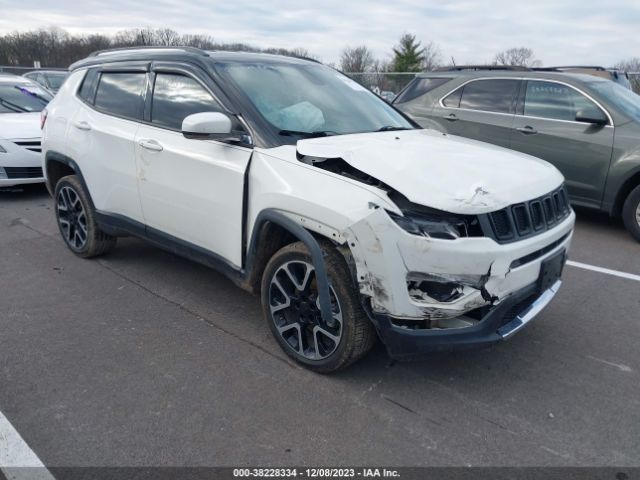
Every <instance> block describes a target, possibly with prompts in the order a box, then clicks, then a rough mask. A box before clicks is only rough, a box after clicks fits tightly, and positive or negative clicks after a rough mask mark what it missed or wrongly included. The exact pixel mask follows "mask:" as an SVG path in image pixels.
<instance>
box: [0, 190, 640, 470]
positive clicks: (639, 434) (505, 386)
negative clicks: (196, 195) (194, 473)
mask: <svg viewBox="0 0 640 480" xmlns="http://www.w3.org/2000/svg"><path fill="white" fill-rule="evenodd" d="M0 249H1V255H0V385H1V387H0V412H2V414H3V415H4V416H5V417H6V418H7V419H8V420H9V421H10V422H11V424H12V425H13V427H14V428H15V429H16V430H17V431H18V432H19V433H20V435H21V436H22V438H23V439H24V440H25V441H26V442H27V443H28V445H29V446H30V447H31V449H32V450H33V451H34V452H35V453H36V454H37V456H38V457H39V458H40V459H41V460H42V462H43V463H44V464H45V465H47V466H71V465H72V466H95V465H101V466H140V465H171V466H186V465H188V466H209V465H250V466H256V465H265V466H267V465H330V466H337V465H371V464H375V465H389V466H420V465H464V466H466V465H474V466H478V465H487V466H508V465H513V466H533V465H535V466H564V465H582V466H609V465H611V466H613V465H615V466H633V465H638V463H639V459H640V381H639V376H638V374H639V372H640V355H639V348H638V346H639V345H640V315H639V313H638V312H639V311H640V295H638V293H639V292H640V282H638V281H636V280H633V279H626V278H620V277H616V276H612V275H608V274H603V273H598V272H593V271H589V270H584V269H581V268H576V267H573V266H568V267H567V268H566V270H565V275H564V279H565V282H564V285H563V287H562V289H561V292H560V293H559V294H558V296H557V297H556V299H555V300H554V301H553V302H552V304H551V305H550V306H549V308H548V309H547V310H545V311H544V312H543V313H542V314H541V315H540V316H539V317H538V318H537V319H536V320H535V321H534V322H533V323H532V324H531V325H530V326H529V327H528V328H527V329H525V330H523V331H522V332H521V333H519V334H518V335H516V336H515V337H514V338H513V339H512V340H511V341H509V342H508V343H504V344H502V345H499V346H496V347H493V348H491V349H488V350H483V351H477V352H469V353H462V354H460V353H457V354H446V355H437V356H433V357H432V358H430V359H429V360H426V361H421V362H414V363H391V362H390V361H389V359H388V358H387V356H386V354H385V352H384V350H383V348H382V347H380V346H378V347H376V349H375V350H374V351H373V352H371V354H370V355H369V356H368V357H367V358H365V359H364V360H363V361H361V362H359V363H358V364H356V365H354V366H353V367H351V368H349V369H348V370H346V371H344V372H342V373H339V374H337V375H333V376H320V375H316V374H313V373H311V372H309V371H306V370H304V369H302V368H299V367H297V366H296V365H294V364H293V363H291V362H290V361H289V360H287V359H286V357H285V355H284V354H283V353H282V352H281V351H280V349H279V347H278V346H277V345H276V343H275V341H274V340H273V339H272V337H271V334H270V332H269V330H268V327H267V325H266V323H265V321H264V320H263V318H262V315H261V310H260V305H259V300H258V299H257V298H255V297H252V296H251V295H249V294H247V293H245V292H243V291H241V290H239V289H238V288H236V287H235V286H234V285H233V284H232V283H231V282H230V281H228V280H227V279H226V278H225V277H223V276H222V275H220V274H218V273H216V272H214V271H211V270H208V269H206V268H204V267H201V266H199V265H197V264H194V263H191V262H189V261H187V260H183V259H181V258H178V257H175V256H173V255H171V254H168V253H165V252H163V251H161V250H158V249H156V248H154V247H151V246H149V245H147V244H145V243H143V242H141V241H138V240H136V239H122V240H121V241H120V242H119V247H118V248H117V249H116V250H115V251H114V252H113V253H112V254H110V255H109V256H106V257H103V258H101V259H99V260H82V259H79V258H76V257H75V256H74V255H73V254H71V253H70V252H69V251H68V250H67V248H66V247H65V246H64V244H63V242H62V240H61V239H60V238H59V234H58V230H57V227H56V224H55V219H54V213H53V210H52V201H51V199H50V198H49V196H48V194H47V193H46V191H45V190H44V189H43V188H31V189H29V190H27V191H25V192H0ZM639 253H640V244H637V243H636V242H634V241H633V240H632V238H631V237H630V236H629V235H628V234H627V233H626V232H625V231H624V229H623V228H622V226H621V225H620V224H619V223H618V222H617V221H614V220H610V219H608V218H607V217H606V216H602V215H599V214H593V213H589V212H584V211H578V224H577V229H576V233H575V237H574V242H573V247H572V250H571V252H570V259H571V260H573V261H577V262H582V263H587V264H591V265H596V266H599V267H605V268H609V269H614V270H620V271H623V272H627V273H631V274H635V275H640V255H639Z"/></svg>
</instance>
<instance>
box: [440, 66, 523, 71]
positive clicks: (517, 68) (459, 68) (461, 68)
mask: <svg viewBox="0 0 640 480" xmlns="http://www.w3.org/2000/svg"><path fill="white" fill-rule="evenodd" d="M464 70H511V71H517V72H522V71H529V70H531V69H530V68H528V67H521V66H518V65H452V66H450V67H441V68H437V69H436V70H435V71H436V72H461V71H464Z"/></svg>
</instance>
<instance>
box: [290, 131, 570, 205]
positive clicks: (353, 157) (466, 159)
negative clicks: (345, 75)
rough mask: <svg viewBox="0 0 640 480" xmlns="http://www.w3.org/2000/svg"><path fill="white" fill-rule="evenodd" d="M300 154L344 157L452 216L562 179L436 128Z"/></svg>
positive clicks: (315, 146)
mask: <svg viewBox="0 0 640 480" xmlns="http://www.w3.org/2000/svg"><path fill="white" fill-rule="evenodd" d="M297 151H298V154H300V155H304V156H310V157H321V158H342V159H343V160H344V161H346V162H347V163H349V164H350V165H351V166H352V167H354V168H357V169H358V170H361V171H362V172H365V173H367V174H368V175H371V176H373V177H375V178H377V179H378V180H380V181H382V182H384V183H385V184H387V185H389V186H390V187H392V188H394V189H395V190H397V191H398V192H400V193H402V194H403V195H404V196H405V197H407V198H408V199H409V200H410V201H412V202H413V203H418V204H421V205H425V206H428V207H432V208H436V209H439V210H444V211H448V212H452V213H462V214H479V213H487V212H491V211H495V210H499V209H501V208H504V207H506V206H507V205H511V204H514V203H518V202H522V201H525V200H531V199H533V198H536V197H539V196H541V195H544V194H546V193H549V192H550V191H552V190H553V189H555V188H557V187H558V186H560V184H561V183H562V182H563V180H564V178H563V176H562V175H561V174H560V172H559V171H558V170H557V169H556V168H555V167H554V166H552V165H551V164H549V163H547V162H545V161H543V160H540V159H538V158H535V157H532V156H529V155H525V154H522V153H519V152H515V151H512V150H507V149H505V148H501V147H497V146H494V145H490V144H487V143H483V142H478V141H475V140H469V139H466V138H462V137H456V136H450V135H444V134H442V133H440V132H436V131H434V130H406V131H396V132H393V131H391V132H377V133H363V134H354V135H339V136H332V137H320V138H311V139H305V140H300V141H298V143H297Z"/></svg>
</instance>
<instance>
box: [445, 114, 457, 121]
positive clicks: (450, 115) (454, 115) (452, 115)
mask: <svg viewBox="0 0 640 480" xmlns="http://www.w3.org/2000/svg"><path fill="white" fill-rule="evenodd" d="M444 119H445V120H449V121H450V122H455V121H456V120H458V117H457V116H456V114H455V113H450V114H449V115H445V117H444Z"/></svg>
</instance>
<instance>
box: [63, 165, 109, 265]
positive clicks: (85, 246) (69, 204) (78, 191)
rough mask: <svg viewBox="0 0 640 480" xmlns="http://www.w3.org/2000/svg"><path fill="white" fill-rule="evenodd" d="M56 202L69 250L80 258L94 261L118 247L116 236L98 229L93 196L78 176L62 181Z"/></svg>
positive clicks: (64, 238) (70, 176)
mask: <svg viewBox="0 0 640 480" xmlns="http://www.w3.org/2000/svg"><path fill="white" fill-rule="evenodd" d="M53 199H54V202H55V211H56V220H57V222H58V228H59V229H60V234H61V235H62V239H63V240H64V242H65V244H66V245H67V247H69V250H71V251H72V252H73V253H75V254H76V255H78V256H79V257H82V258H91V257H97V256H99V255H103V254H105V253H107V252H108V251H110V250H112V249H113V247H115V245H116V240H117V239H116V237H113V236H111V235H107V234H106V233H104V232H103V231H102V230H100V228H98V224H97V223H96V219H95V212H94V209H93V207H92V203H91V202H90V201H89V195H88V193H87V191H86V190H85V188H84V187H83V186H82V183H81V182H80V179H79V178H78V176H77V175H68V176H66V177H62V178H61V179H60V180H58V183H57V184H56V188H55V193H54V197H53Z"/></svg>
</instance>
